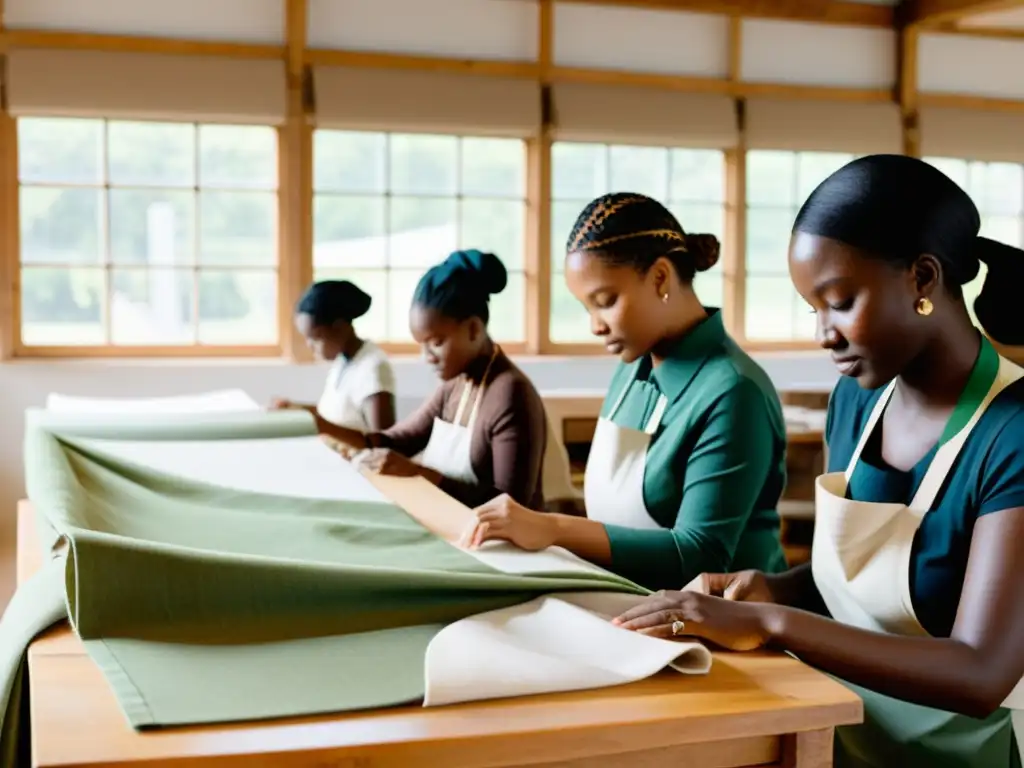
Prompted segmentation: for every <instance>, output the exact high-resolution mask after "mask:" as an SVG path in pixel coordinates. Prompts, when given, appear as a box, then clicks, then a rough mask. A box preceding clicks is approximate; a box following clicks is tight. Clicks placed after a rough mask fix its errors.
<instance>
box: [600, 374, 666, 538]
mask: <svg viewBox="0 0 1024 768" xmlns="http://www.w3.org/2000/svg"><path fill="white" fill-rule="evenodd" d="M633 381H635V373H634V377H633V378H631V379H630V380H629V381H627V382H626V383H625V384H624V385H623V387H622V391H621V392H620V393H619V397H618V399H617V400H616V401H615V404H614V405H613V406H612V408H611V410H610V411H608V416H607V417H601V418H600V419H598V420H597V429H596V430H594V442H593V443H591V446H590V455H589V456H588V457H587V470H586V473H585V475H584V478H583V498H584V503H585V504H586V507H587V517H588V518H590V519H591V520H596V521H597V522H599V523H604V524H605V525H621V526H623V527H627V528H641V529H647V530H654V529H658V528H663V527H664V526H662V525H661V524H660V523H658V522H657V521H656V520H655V519H654V518H652V517H651V516H650V514H649V513H648V512H647V506H646V504H645V502H644V469H645V467H646V463H647V448H648V446H649V445H650V444H651V436H652V435H653V434H654V433H655V432H657V431H658V427H659V426H660V425H661V419H662V417H663V416H664V415H665V410H666V409H667V408H668V398H666V397H665V395H661V396H660V397H659V398H658V402H657V404H656V405H655V407H654V412H653V413H652V414H651V417H650V418H649V419H648V420H647V423H646V424H645V425H644V427H643V429H631V428H629V427H620V426H619V425H617V424H615V422H613V421H612V419H614V418H615V414H616V412H617V411H618V410H619V406H621V405H622V401H623V400H624V399H625V397H626V393H627V392H629V388H630V385H631V384H632V383H633Z"/></svg>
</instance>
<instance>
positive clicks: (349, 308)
mask: <svg viewBox="0 0 1024 768" xmlns="http://www.w3.org/2000/svg"><path fill="white" fill-rule="evenodd" d="M372 303H373V299H372V298H371V296H370V294H368V293H366V292H365V291H364V290H362V289H361V288H360V287H359V286H357V285H356V284H355V283H350V282H349V281H348V280H321V281H320V282H318V283H313V284H312V285H310V286H309V287H308V288H307V289H306V292H305V293H304V294H303V295H302V298H300V299H299V302H298V304H297V305H296V311H297V312H301V313H303V314H308V315H310V316H311V317H312V318H313V319H314V322H316V324H317V325H331V324H332V323H336V322H337V321H338V320H347V321H348V322H352V321H353V320H355V319H356V318H359V317H362V316H363V315H365V314H366V313H367V312H369V311H370V305H371V304H372Z"/></svg>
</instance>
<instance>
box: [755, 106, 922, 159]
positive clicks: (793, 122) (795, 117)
mask: <svg viewBox="0 0 1024 768" xmlns="http://www.w3.org/2000/svg"><path fill="white" fill-rule="evenodd" d="M746 124H747V147H748V148H749V149H781V150H791V151H794V152H807V151H816V152H849V153H851V154H855V155H865V154H875V153H897V154H899V153H901V152H902V151H903V127H902V121H901V119H900V111H899V107H897V105H896V104H893V103H888V102H886V103H881V102H879V103H859V102H842V101H810V100H803V99H766V98H754V99H748V100H747V107H746Z"/></svg>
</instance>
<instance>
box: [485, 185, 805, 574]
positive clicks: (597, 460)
mask: <svg viewBox="0 0 1024 768" xmlns="http://www.w3.org/2000/svg"><path fill="white" fill-rule="evenodd" d="M567 252H568V255H567V256H566V262H565V277H566V281H567V283H568V285H569V288H570V290H571V291H572V292H573V294H574V295H575V296H576V298H577V299H579V300H580V301H581V302H582V303H583V305H584V306H585V307H586V308H587V310H588V312H589V313H590V316H591V323H592V328H593V332H594V334H595V335H596V336H598V337H600V338H601V339H603V340H604V342H605V346H606V347H607V349H608V351H609V352H611V353H613V354H616V355H618V356H619V357H620V359H621V363H620V365H619V366H618V368H617V369H616V371H615V374H614V376H613V377H612V381H611V385H610V387H609V390H608V395H607V397H606V399H605V403H604V407H603V409H602V413H601V418H600V420H599V422H598V426H597V431H596V433H595V435H594V441H593V443H592V446H591V451H590V456H589V458H588V460H587V473H586V482H585V503H586V511H587V516H586V517H585V518H582V517H572V516H566V515H558V514H542V513H539V512H536V511H533V510H529V509H527V508H525V507H523V506H521V505H519V504H517V503H515V502H514V501H512V500H511V499H508V498H507V497H502V498H498V499H496V500H494V501H492V502H491V503H489V504H486V505H484V506H482V507H480V508H479V509H477V510H475V512H476V520H475V521H474V524H473V526H472V528H471V529H470V530H469V531H467V533H466V537H465V542H466V543H467V544H469V545H470V546H479V545H481V544H482V543H483V542H485V541H487V540H488V539H505V540H509V541H512V542H513V543H515V544H517V545H519V546H520V547H523V548H525V549H543V548H545V547H548V546H560V547H563V548H565V549H568V550H569V551H571V552H573V553H575V554H577V555H579V556H580V557H583V558H585V559H587V560H590V561H591V562H594V563H597V564H599V565H602V566H605V567H607V568H609V569H610V570H612V571H614V572H616V573H618V574H620V575H622V576H625V577H626V578H629V579H632V580H633V581H635V582H637V583H638V584H641V585H643V586H646V587H648V588H650V589H668V588H678V587H681V586H682V585H684V584H686V583H687V582H688V581H690V580H691V579H693V578H694V577H695V576H697V575H698V574H700V573H701V572H703V571H706V570H709V569H721V568H723V567H725V568H740V567H743V568H758V569H761V570H764V571H767V572H775V571H779V570H782V569H783V568H784V567H785V559H784V556H783V553H782V547H781V544H780V541H779V517H778V514H777V512H776V504H777V502H778V499H779V496H780V494H781V493H782V489H783V486H784V485H785V452H786V434H785V423H784V421H783V417H782V407H781V405H780V403H779V399H778V395H777V394H776V392H775V389H774V387H773V386H772V383H771V381H770V379H769V378H768V376H767V375H766V374H765V372H764V371H763V370H762V369H761V368H760V367H758V365H757V364H756V363H755V362H754V361H753V360H751V359H750V358H749V357H748V356H747V355H746V354H744V353H743V351H742V350H741V349H740V348H739V347H738V346H737V345H736V344H735V343H734V342H733V341H732V339H730V338H729V336H728V335H727V334H726V332H725V329H724V327H723V325H722V316H721V313H720V312H719V310H718V309H714V308H706V307H704V306H702V305H701V303H700V301H699V300H698V299H697V296H696V294H695V293H694V290H693V279H694V275H695V274H696V272H698V271H703V270H706V269H708V268H710V267H712V266H713V265H714V264H715V263H716V261H717V260H718V241H717V239H715V238H714V236H712V235H687V234H686V233H685V232H684V231H683V229H682V227H681V226H680V225H679V222H678V221H676V219H675V217H674V216H673V215H672V214H671V213H670V212H669V211H668V210H667V209H666V208H665V207H664V206H663V205H661V204H660V203H658V202H657V201H655V200H652V199H651V198H649V197H644V196H643V195H637V194H625V193H619V194H613V195H605V196H603V197H600V198H598V199H597V200H595V201H593V202H592V203H591V204H590V205H588V206H587V207H586V209H585V210H584V211H583V212H582V213H581V214H580V216H579V219H578V220H577V222H576V225H575V226H574V227H573V230H572V234H571V235H570V237H569V243H568V248H567ZM741 564H742V565H741Z"/></svg>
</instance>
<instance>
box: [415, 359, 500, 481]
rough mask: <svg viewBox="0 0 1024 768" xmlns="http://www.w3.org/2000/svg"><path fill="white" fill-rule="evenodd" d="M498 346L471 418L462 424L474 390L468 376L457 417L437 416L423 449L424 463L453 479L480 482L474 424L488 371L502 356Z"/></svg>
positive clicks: (421, 460) (488, 365)
mask: <svg viewBox="0 0 1024 768" xmlns="http://www.w3.org/2000/svg"><path fill="white" fill-rule="evenodd" d="M498 351H499V349H498V347H497V346H495V347H494V353H493V354H492V355H491V359H490V360H489V361H488V363H487V368H486V369H485V370H484V375H483V376H482V377H481V378H480V385H479V386H478V387H477V390H476V397H475V398H474V399H473V408H472V410H470V412H469V421H467V422H466V425H465V426H463V425H462V417H463V416H464V415H465V412H466V406H467V405H468V403H469V395H470V393H471V391H472V384H471V382H470V381H469V379H465V381H464V382H463V386H462V397H461V398H459V407H458V410H456V411H455V419H454V420H453V421H444V420H443V419H441V418H438V417H436V416H435V417H434V425H433V427H432V428H431V430H430V439H429V440H428V441H427V447H426V448H424V449H423V452H422V453H421V454H420V456H419V458H418V459H417V462H418V463H419V464H420V465H421V466H424V467H427V468H429V469H432V470H434V471H435V472H439V473H441V474H442V475H444V476H445V477H448V478H451V479H452V480H458V481H461V482H464V483H477V482H479V480H478V479H477V476H476V473H475V472H474V471H473V460H472V457H473V454H472V447H473V426H474V425H475V424H476V417H477V413H478V412H479V410H480V401H481V400H482V399H483V396H484V389H485V387H486V385H487V374H489V373H490V372H491V365H492V364H493V363H494V358H495V357H497V356H498Z"/></svg>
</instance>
